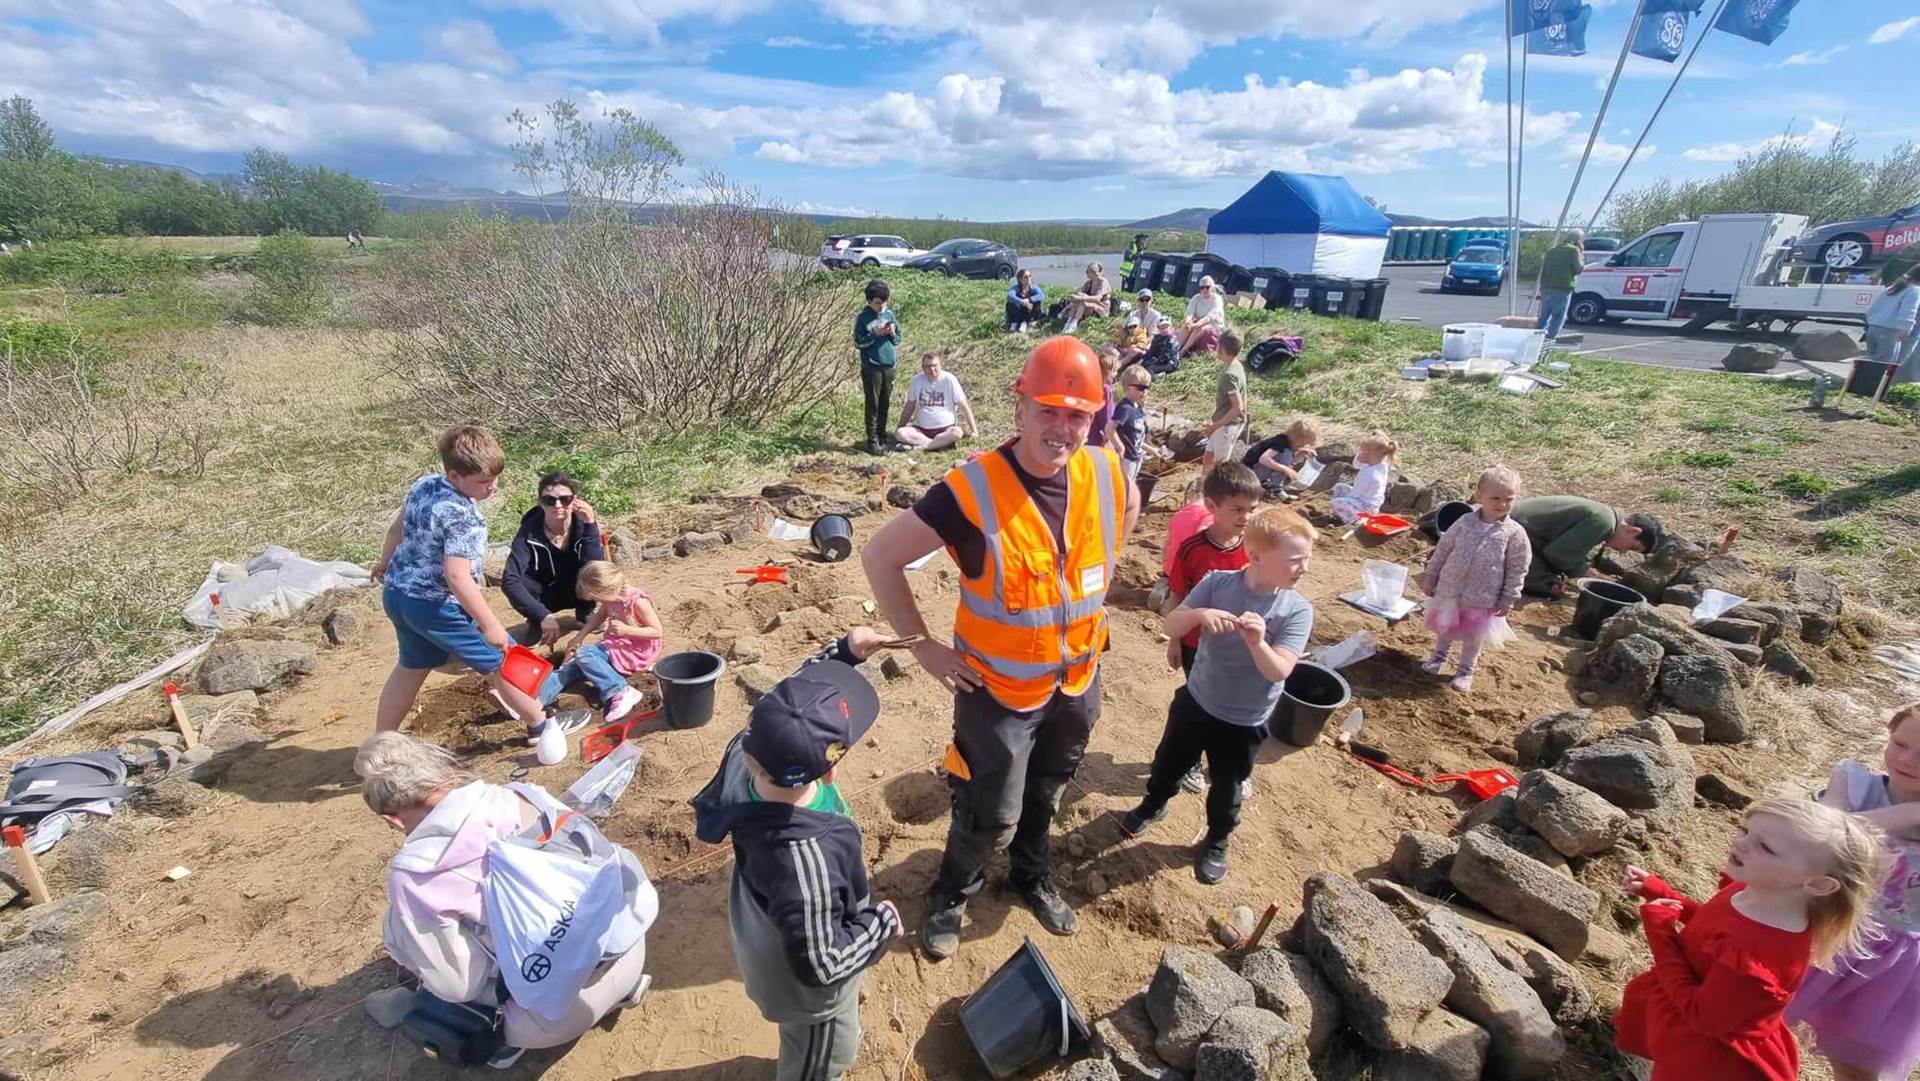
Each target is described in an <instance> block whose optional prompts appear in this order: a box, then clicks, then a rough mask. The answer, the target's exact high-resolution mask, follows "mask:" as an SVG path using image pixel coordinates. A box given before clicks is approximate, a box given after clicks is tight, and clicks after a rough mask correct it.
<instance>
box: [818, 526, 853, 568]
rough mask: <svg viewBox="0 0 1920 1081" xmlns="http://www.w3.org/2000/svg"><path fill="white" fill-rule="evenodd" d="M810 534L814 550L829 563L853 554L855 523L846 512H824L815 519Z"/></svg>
mask: <svg viewBox="0 0 1920 1081" xmlns="http://www.w3.org/2000/svg"><path fill="white" fill-rule="evenodd" d="M808 535H809V538H810V539H811V540H812V541H813V549H814V551H816V552H819V553H820V557H821V558H822V559H825V560H826V561H827V562H829V563H838V562H840V561H841V560H843V559H845V558H847V557H848V556H850V555H852V554H853V523H852V522H850V521H848V520H847V516H846V515H844V514H823V515H821V516H820V517H818V518H816V519H814V522H813V528H812V529H811V530H809V531H808Z"/></svg>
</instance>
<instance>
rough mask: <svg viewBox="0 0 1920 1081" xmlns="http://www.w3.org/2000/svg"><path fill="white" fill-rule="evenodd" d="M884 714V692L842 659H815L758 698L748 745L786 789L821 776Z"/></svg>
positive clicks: (750, 751) (765, 767) (749, 725)
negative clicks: (874, 687)
mask: <svg viewBox="0 0 1920 1081" xmlns="http://www.w3.org/2000/svg"><path fill="white" fill-rule="evenodd" d="M879 716H880V696H879V694H877V693H876V692H875V691H874V689H873V684H871V683H868V682H867V679H866V677H865V676H863V675H861V674H860V673H859V672H857V671H855V670H854V668H853V666H851V665H848V664H844V663H842V662H840V661H830V660H821V661H815V662H813V663H812V664H809V665H807V666H806V667H805V668H802V669H800V670H799V671H798V672H795V673H794V674H793V675H790V676H788V677H787V678H785V679H783V680H781V681H780V682H779V683H776V684H774V687H773V690H771V691H768V692H767V694H766V697H764V698H762V699H760V701H758V702H755V703H754V705H753V714H752V716H751V718H750V719H749V720H748V721H747V735H746V739H745V740H744V741H743V743H742V745H741V746H742V749H743V750H745V751H746V752H747V753H748V754H750V755H752V756H753V760H754V761H756V762H758V763H760V766H761V768H763V769H765V770H766V771H767V774H768V776H770V777H772V778H773V783H775V784H777V785H779V786H781V787H782V788H799V787H800V786H801V785H804V784H807V783H809V782H812V781H815V780H818V779H819V778H820V777H822V776H824V775H825V774H826V772H827V771H828V770H830V769H832V768H833V764H834V763H835V762H838V761H840V757H841V756H842V755H844V754H846V753H847V752H848V751H849V750H851V749H852V748H853V745H854V744H856V743H858V742H860V737H861V736H864V735H866V734H867V729H869V728H872V727H873V722H874V721H875V720H877V719H878V718H879Z"/></svg>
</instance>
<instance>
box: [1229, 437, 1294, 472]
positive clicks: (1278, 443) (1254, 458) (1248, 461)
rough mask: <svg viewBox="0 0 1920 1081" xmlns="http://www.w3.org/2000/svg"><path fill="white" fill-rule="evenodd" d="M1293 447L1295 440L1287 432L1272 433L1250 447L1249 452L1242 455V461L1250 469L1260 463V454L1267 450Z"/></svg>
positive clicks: (1290, 448)
mask: <svg viewBox="0 0 1920 1081" xmlns="http://www.w3.org/2000/svg"><path fill="white" fill-rule="evenodd" d="M1292 449H1293V441H1292V440H1291V439H1288V438H1287V433H1285V432H1281V433H1280V434H1279V435H1270V436H1268V437H1267V438H1265V439H1262V440H1261V441H1260V442H1258V443H1255V444H1254V445H1253V446H1251V447H1248V448H1247V452H1246V453H1245V454H1242V455H1241V456H1240V461H1241V463H1242V464H1244V465H1245V466H1246V467H1247V468H1248V469H1252V468H1254V467H1255V466H1257V465H1259V464H1260V456H1261V455H1263V454H1265V453H1266V452H1268V451H1270V450H1273V451H1282V450H1292Z"/></svg>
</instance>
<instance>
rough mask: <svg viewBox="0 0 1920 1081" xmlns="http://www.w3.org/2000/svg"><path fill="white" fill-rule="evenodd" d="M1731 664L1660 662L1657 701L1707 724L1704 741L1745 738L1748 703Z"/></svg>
mask: <svg viewBox="0 0 1920 1081" xmlns="http://www.w3.org/2000/svg"><path fill="white" fill-rule="evenodd" d="M1737 671H1738V669H1737V667H1736V665H1734V664H1733V663H1731V662H1729V661H1727V660H1725V659H1723V658H1720V657H1714V656H1706V655H1695V656H1678V657H1668V658H1666V659H1665V660H1663V661H1661V662H1660V684H1659V687H1660V697H1662V698H1664V699H1666V700H1667V701H1669V702H1672V703H1673V704H1674V705H1675V706H1678V707H1679V708H1680V709H1682V710H1684V711H1686V712H1688V713H1691V714H1693V715H1694V716H1696V717H1698V718H1700V719H1701V720H1702V721H1705V722H1706V726H1707V739H1708V740H1709V741H1711V742H1714V743H1740V742H1742V741H1744V740H1745V739H1746V738H1747V735H1748V722H1747V700H1746V696H1745V695H1743V694H1742V693H1741V692H1740V679H1739V676H1738V674H1737Z"/></svg>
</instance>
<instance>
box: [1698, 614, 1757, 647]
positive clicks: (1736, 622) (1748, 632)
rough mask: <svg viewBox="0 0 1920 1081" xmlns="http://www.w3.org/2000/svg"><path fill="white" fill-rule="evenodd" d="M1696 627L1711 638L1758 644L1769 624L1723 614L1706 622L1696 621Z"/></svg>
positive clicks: (1744, 644) (1746, 644)
mask: <svg viewBox="0 0 1920 1081" xmlns="http://www.w3.org/2000/svg"><path fill="white" fill-rule="evenodd" d="M1694 629H1695V630H1697V631H1699V632H1700V633H1701V634H1704V635H1706V636H1707V637H1709V638H1718V639H1720V640H1721V641H1722V642H1733V643H1736V644H1738V645H1743V646H1757V645H1759V644H1760V638H1761V636H1762V635H1763V634H1765V633H1766V630H1767V625H1766V624H1765V623H1761V622H1759V621H1757V620H1751V619H1734V618H1732V617H1731V616H1721V617H1720V618H1719V619H1709V620H1707V621H1706V622H1705V623H1696V624H1694Z"/></svg>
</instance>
